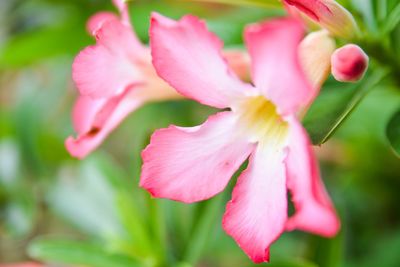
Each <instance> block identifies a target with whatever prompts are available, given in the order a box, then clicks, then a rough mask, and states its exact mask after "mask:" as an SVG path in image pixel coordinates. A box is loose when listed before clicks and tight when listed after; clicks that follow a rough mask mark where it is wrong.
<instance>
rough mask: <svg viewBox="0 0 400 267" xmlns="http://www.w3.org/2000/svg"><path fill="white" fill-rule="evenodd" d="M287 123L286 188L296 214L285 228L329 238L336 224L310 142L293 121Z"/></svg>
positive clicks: (336, 227) (338, 223) (299, 126)
mask: <svg viewBox="0 0 400 267" xmlns="http://www.w3.org/2000/svg"><path fill="white" fill-rule="evenodd" d="M288 122H289V124H290V132H289V152H288V157H287V159H286V163H287V165H286V166H287V173H288V180H287V186H288V188H289V190H290V191H291V192H292V200H293V203H294V205H295V208H296V213H295V215H294V216H293V217H291V218H289V220H288V222H287V224H286V227H287V229H288V230H293V229H300V230H303V231H308V232H312V233H315V234H319V235H323V236H327V237H331V236H333V235H335V234H336V233H337V232H338V231H339V229H340V221H339V219H338V217H337V215H336V212H335V210H334V208H333V205H332V203H331V200H330V198H329V196H328V194H327V193H326V191H325V188H324V185H323V183H322V180H321V177H320V174H319V170H318V163H317V160H316V158H315V156H314V154H313V151H312V147H311V142H310V141H309V139H308V136H307V133H306V132H305V130H304V129H303V127H302V126H301V124H300V123H299V122H298V121H297V120H296V119H295V118H290V119H289V120H288Z"/></svg>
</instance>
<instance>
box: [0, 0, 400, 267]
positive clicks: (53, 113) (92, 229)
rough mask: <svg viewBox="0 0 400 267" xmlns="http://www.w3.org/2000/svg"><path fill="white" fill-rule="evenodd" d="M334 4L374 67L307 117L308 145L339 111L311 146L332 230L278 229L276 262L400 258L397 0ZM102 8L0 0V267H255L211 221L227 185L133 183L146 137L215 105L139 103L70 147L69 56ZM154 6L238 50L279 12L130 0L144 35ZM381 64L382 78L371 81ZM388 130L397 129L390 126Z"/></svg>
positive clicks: (359, 262) (76, 2)
mask: <svg viewBox="0 0 400 267" xmlns="http://www.w3.org/2000/svg"><path fill="white" fill-rule="evenodd" d="M261 1H262V0H261ZM233 2H234V1H233ZM341 2H342V3H343V5H345V6H346V7H347V8H348V9H349V10H350V11H351V12H352V13H353V14H354V15H355V17H356V19H357V21H358V23H359V25H360V27H361V29H362V31H363V33H364V37H363V39H361V40H358V41H359V43H360V44H362V45H364V48H365V49H366V51H367V52H368V53H370V55H371V63H372V65H371V69H370V72H369V73H368V74H367V76H366V78H365V79H364V81H363V82H361V83H360V84H355V85H344V84H340V83H338V82H335V81H333V80H332V79H330V80H329V81H328V82H327V83H326V85H325V86H324V88H323V90H322V93H321V95H320V96H319V97H318V99H317V101H316V103H315V104H314V105H313V106H312V108H311V110H310V112H309V114H308V115H307V117H306V118H305V121H304V123H305V125H306V126H307V129H309V131H310V134H312V136H313V139H314V141H315V142H316V143H318V138H319V139H321V138H322V137H321V136H318V134H315V131H317V132H318V133H319V134H320V135H321V134H322V136H324V135H325V132H326V129H332V124H335V122H337V121H338V118H345V117H346V119H345V120H343V122H342V121H341V120H339V121H340V122H341V123H338V124H340V127H338V129H335V130H336V131H335V134H334V136H333V138H331V139H330V140H329V141H328V142H327V143H325V144H324V145H322V146H321V147H319V148H316V151H317V153H318V155H319V158H320V164H321V167H322V173H323V178H324V180H325V183H326V185H327V189H328V191H329V192H330V194H331V196H332V198H333V201H334V203H335V206H336V207H337V209H338V212H339V214H340V217H341V220H342V231H341V233H340V234H339V235H338V236H337V237H336V238H333V239H324V238H320V237H317V236H313V235H310V234H307V233H302V232H291V233H285V234H283V235H282V237H281V238H280V239H279V240H278V241H277V242H276V243H275V244H273V246H272V251H271V259H272V263H271V264H270V266H272V267H274V266H275V267H276V266H280V267H315V266H321V267H339V266H345V267H353V266H354V267H355V266H364V267H369V266H371V267H376V266H383V267H398V266H400V253H399V252H400V206H399V203H400V194H399V190H400V159H399V158H398V157H396V155H395V152H394V151H393V150H392V149H391V148H390V145H389V141H388V140H387V138H386V132H387V131H388V129H387V125H388V122H389V120H390V119H391V117H392V116H393V114H394V113H395V112H396V111H397V110H400V86H399V84H400V83H399V77H400V75H398V74H399V72H400V68H397V66H400V63H399V62H400V26H399V20H400V19H397V18H400V4H399V3H398V1H397V0H393V1H390V0H387V1H385V0H376V1H372V0H358V1H357V0H353V1H350V0H349V1H341ZM100 10H110V11H112V10H113V11H115V9H114V8H113V6H112V5H111V3H110V1H109V0H6V1H4V0H3V1H0V25H1V26H0V105H1V106H0V112H1V113H0V114H1V115H0V116H1V117H0V265H1V263H7V262H21V261H26V260H38V261H45V262H49V263H64V264H65V266H94V267H103V266H104V267H114V266H117V267H119V266H121V267H123V266H177V267H178V266H180V267H190V266H201V267H208V266H210V267H217V266H221V267H226V266H229V267H235V266H238V267H243V266H253V265H252V264H251V262H250V260H249V259H248V258H247V257H246V255H245V254H244V253H243V252H242V251H241V250H240V249H239V248H238V247H237V245H236V243H235V242H234V241H233V240H232V239H231V238H230V237H228V236H227V235H226V234H225V233H224V232H223V231H222V228H221V217H222V214H223V211H224V205H225V202H226V201H227V200H229V198H230V193H231V188H232V187H233V185H234V181H232V182H231V183H230V188H228V189H227V190H225V192H224V193H223V194H222V195H220V196H218V197H216V198H214V199H212V200H209V201H206V202H203V203H198V204H192V205H185V204H180V203H176V202H172V201H167V200H153V199H150V198H149V197H148V194H147V193H146V192H144V191H143V190H141V189H139V188H138V179H139V173H140V164H141V160H140V151H141V150H142V149H143V148H144V147H145V145H146V144H147V143H148V140H149V135H150V134H151V133H152V132H153V131H154V130H155V129H158V128H161V127H166V126H168V125H169V124H177V125H181V126H193V125H197V124H199V123H201V122H202V121H204V120H205V118H206V117H207V116H208V115H209V114H211V113H213V112H215V111H214V110H212V109H210V108H207V107H204V106H201V105H199V104H197V103H194V102H192V101H187V100H185V101H179V102H178V101H176V102H164V103H157V104H149V105H146V106H145V107H143V108H141V109H140V110H138V111H137V112H135V113H134V114H132V115H131V116H130V117H129V118H128V119H127V120H125V122H124V123H123V124H122V125H121V126H120V127H119V128H118V129H117V130H116V131H115V132H113V133H112V134H111V135H110V137H109V138H108V139H107V140H106V142H105V143H104V144H103V145H102V146H101V147H100V148H99V149H98V150H97V151H95V152H94V153H93V154H92V155H91V156H89V157H88V158H87V159H85V160H83V161H78V160H75V159H73V158H71V157H70V156H69V155H68V154H67V152H66V150H65V148H64V140H65V138H66V137H67V136H69V135H71V134H73V129H72V125H71V118H70V113H71V108H72V105H73V101H74V99H75V97H76V89H75V88H74V85H73V83H72V80H71V64H72V60H73V58H74V56H75V55H76V54H77V53H78V52H79V51H80V50H81V49H82V48H84V47H85V46H87V45H89V44H93V43H94V41H93V40H92V39H91V38H90V37H89V35H88V34H87V33H86V31H85V23H86V20H87V19H88V18H89V17H90V16H91V15H93V14H94V13H95V12H96V11H100ZM154 10H157V11H159V12H161V13H162V14H164V15H167V16H170V17H175V18H178V17H180V16H181V15H183V14H186V13H192V14H195V15H198V16H200V17H202V18H205V19H207V23H208V25H209V27H210V29H211V30H212V31H214V32H216V33H217V34H218V35H219V36H220V37H221V38H222V39H223V40H224V41H225V43H226V44H227V46H235V47H242V46H243V44H242V30H243V27H244V25H245V24H247V23H252V22H256V21H260V20H263V19H266V18H268V17H271V16H276V15H281V14H284V13H283V10H277V9H274V10H268V9H262V8H260V7H251V6H247V7H244V6H236V5H231V6H228V5H216V4H204V3H193V2H188V1H156V0H148V1H145V0H142V1H140V0H137V1H134V2H133V3H131V4H130V13H131V17H132V22H133V23H134V25H135V28H136V30H137V33H138V35H139V36H140V38H141V39H142V40H143V41H144V42H147V41H148V36H147V31H148V23H149V14H150V12H151V11H154ZM339 42H340V41H339ZM388 58H390V60H388ZM396 64H397V65H396ZM382 70H383V71H387V72H388V73H389V74H388V75H386V76H385V78H382V79H381V77H378V79H377V80H374V77H376V75H377V74H376V73H380V72H382ZM374 75H375V76H374ZM364 96H365V97H364ZM358 98H360V99H361V98H363V99H362V101H361V103H360V104H359V105H358V106H357V107H355V108H354V110H353V107H354V106H355V105H354V103H358V100H357V99H358ZM352 101H353V102H352ZM354 101H355V102H354ZM160 114H162V116H160ZM347 115H349V116H347ZM397 122H398V120H397ZM392 124H393V123H392ZM321 127H325V128H324V129H322V130H321ZM393 127H394V130H393V131H394V132H395V130H396V129H398V128H399V127H400V126H399V125H398V124H395V125H394V126H393ZM396 127H397V128H396ZM333 128H334V127H333ZM324 131H325V132H324ZM393 131H392V132H393ZM395 133H396V132H395ZM399 135H400V134H399V131H398V132H397V135H396V134H395V136H397V138H400V137H398V136H399ZM56 266H59V265H56ZM62 266H64V265H62Z"/></svg>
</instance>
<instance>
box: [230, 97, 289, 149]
mask: <svg viewBox="0 0 400 267" xmlns="http://www.w3.org/2000/svg"><path fill="white" fill-rule="evenodd" d="M236 111H237V113H238V114H239V124H240V125H241V127H244V129H245V131H246V132H247V133H250V135H251V141H253V142H259V143H263V144H265V143H268V144H271V143H272V144H276V145H283V144H284V143H285V142H286V139H287V135H288V129H289V125H288V123H287V122H286V121H285V120H283V118H282V117H281V116H280V115H279V114H278V113H277V111H276V106H275V105H274V104H273V103H272V102H271V101H269V100H268V99H266V98H265V97H264V96H254V97H249V98H247V99H246V100H245V101H243V102H241V103H240V104H239V105H238V106H237V109H236Z"/></svg>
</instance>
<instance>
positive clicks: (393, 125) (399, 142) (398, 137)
mask: <svg viewBox="0 0 400 267" xmlns="http://www.w3.org/2000/svg"><path fill="white" fill-rule="evenodd" d="M386 136H387V139H388V140H389V143H390V145H391V147H392V149H393V150H394V151H395V153H396V154H397V156H399V157H400V109H399V110H398V111H397V112H396V113H395V114H394V115H393V116H392V118H391V119H390V121H389V123H388V125H387V128H386Z"/></svg>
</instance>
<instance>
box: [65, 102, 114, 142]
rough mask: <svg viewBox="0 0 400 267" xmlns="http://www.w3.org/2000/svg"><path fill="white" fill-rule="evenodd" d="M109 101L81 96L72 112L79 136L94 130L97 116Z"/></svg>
mask: <svg viewBox="0 0 400 267" xmlns="http://www.w3.org/2000/svg"><path fill="white" fill-rule="evenodd" d="M106 101H107V100H106V99H104V98H102V99H92V98H90V97H87V96H79V97H78V99H77V100H76V102H75V105H74V108H73V110H72V123H73V125H74V129H75V131H76V132H77V133H78V134H83V133H85V132H88V131H90V130H91V129H92V125H93V121H94V120H95V118H96V114H97V113H98V111H99V110H101V108H102V107H103V106H104V104H105V102H106Z"/></svg>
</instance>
